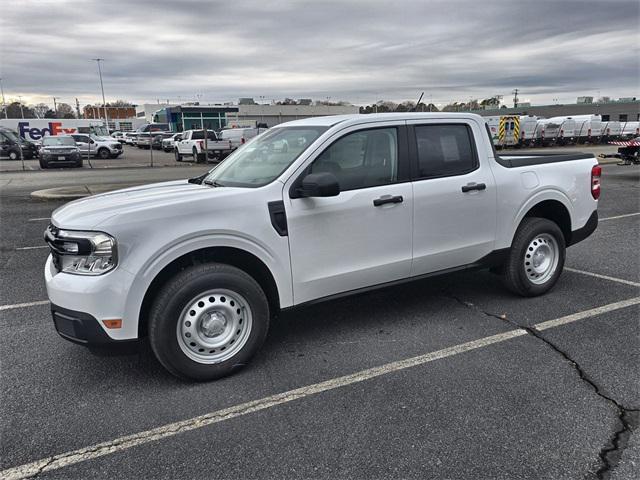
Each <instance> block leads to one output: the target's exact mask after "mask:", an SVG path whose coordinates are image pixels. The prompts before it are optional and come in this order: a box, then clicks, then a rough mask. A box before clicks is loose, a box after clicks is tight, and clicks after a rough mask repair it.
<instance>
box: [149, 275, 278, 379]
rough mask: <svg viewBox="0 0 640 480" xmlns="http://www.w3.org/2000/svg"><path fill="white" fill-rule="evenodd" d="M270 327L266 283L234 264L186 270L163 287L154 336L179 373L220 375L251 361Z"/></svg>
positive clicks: (157, 349)
mask: <svg viewBox="0 0 640 480" xmlns="http://www.w3.org/2000/svg"><path fill="white" fill-rule="evenodd" d="M268 329H269V303H268V301H267V297H266V296H265V294H264V292H263V291H262V289H261V288H260V285H259V284H258V283H257V282H256V281H255V280H254V279H253V278H252V277H251V276H249V275H248V274H247V273H246V272H244V271H242V270H240V269H238V268H236V267H233V266H231V265H226V264H220V263H209V264H204V265H197V266H194V267H191V268H188V269H186V270H183V271H182V272H180V273H179V274H178V275H176V276H174V277H173V278H172V279H171V280H169V281H168V282H167V283H166V284H165V285H164V286H163V287H162V288H161V289H160V291H159V292H158V295H157V297H156V300H155V302H154V304H153V306H152V308H151V311H150V316H149V341H150V344H151V348H152V349H153V352H154V353H155V355H156V357H157V358H158V360H159V361H160V363H161V364H162V365H163V366H164V367H165V368H166V369H167V370H168V371H169V372H171V373H172V374H173V375H175V376H177V377H180V378H187V379H192V380H197V381H207V380H214V379H217V378H221V377H224V376H226V375H229V374H231V373H233V372H235V371H236V370H238V369H240V368H242V367H243V366H244V365H246V364H247V363H248V362H249V361H250V359H251V358H252V357H253V355H254V354H255V353H256V352H257V351H258V350H259V348H260V347H261V346H262V344H263V342H264V340H265V338H266V336H267V331H268Z"/></svg>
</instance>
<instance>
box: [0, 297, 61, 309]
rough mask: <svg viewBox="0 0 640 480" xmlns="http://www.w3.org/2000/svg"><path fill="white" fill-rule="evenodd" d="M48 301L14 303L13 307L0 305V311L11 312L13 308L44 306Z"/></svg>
mask: <svg viewBox="0 0 640 480" xmlns="http://www.w3.org/2000/svg"><path fill="white" fill-rule="evenodd" d="M47 303H49V300H38V301H37V302H27V303H14V304H13V305H0V311H2V310H13V309H15V308H27V307H35V306H36V305H46V304H47Z"/></svg>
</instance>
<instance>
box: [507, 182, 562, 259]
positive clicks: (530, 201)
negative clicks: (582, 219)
mask: <svg viewBox="0 0 640 480" xmlns="http://www.w3.org/2000/svg"><path fill="white" fill-rule="evenodd" d="M545 200H555V201H557V202H560V203H561V204H562V205H564V207H565V208H566V209H567V211H568V212H569V218H571V229H572V230H574V229H575V225H574V216H575V215H574V209H573V205H572V204H571V200H570V199H569V197H568V196H567V195H566V194H565V193H563V192H562V191H560V190H557V189H551V188H546V189H544V190H540V191H538V192H536V193H535V194H533V195H532V196H531V197H529V198H527V199H526V200H525V202H524V203H523V204H522V205H521V206H520V208H519V209H518V211H517V213H516V216H515V218H514V220H513V222H511V223H510V227H509V230H508V232H507V233H506V237H504V238H502V239H501V242H500V244H501V245H502V244H504V245H505V246H506V247H509V246H511V243H512V242H513V237H514V236H515V234H516V230H517V229H518V227H519V226H520V223H521V222H522V219H523V218H524V217H525V215H526V214H527V213H528V212H529V210H531V209H532V208H533V207H535V206H536V205H537V204H538V203H541V202H544V201H545Z"/></svg>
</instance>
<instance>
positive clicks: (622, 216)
mask: <svg viewBox="0 0 640 480" xmlns="http://www.w3.org/2000/svg"><path fill="white" fill-rule="evenodd" d="M636 215H640V212H636V213H627V214H625V215H616V216H615V217H604V218H601V219H600V221H601V222H606V221H607V220H617V219H619V218H627V217H635V216H636Z"/></svg>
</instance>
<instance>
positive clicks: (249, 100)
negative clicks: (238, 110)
mask: <svg viewBox="0 0 640 480" xmlns="http://www.w3.org/2000/svg"><path fill="white" fill-rule="evenodd" d="M255 104H256V102H255V101H254V100H253V98H249V97H246V98H240V99H238V105H255Z"/></svg>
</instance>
